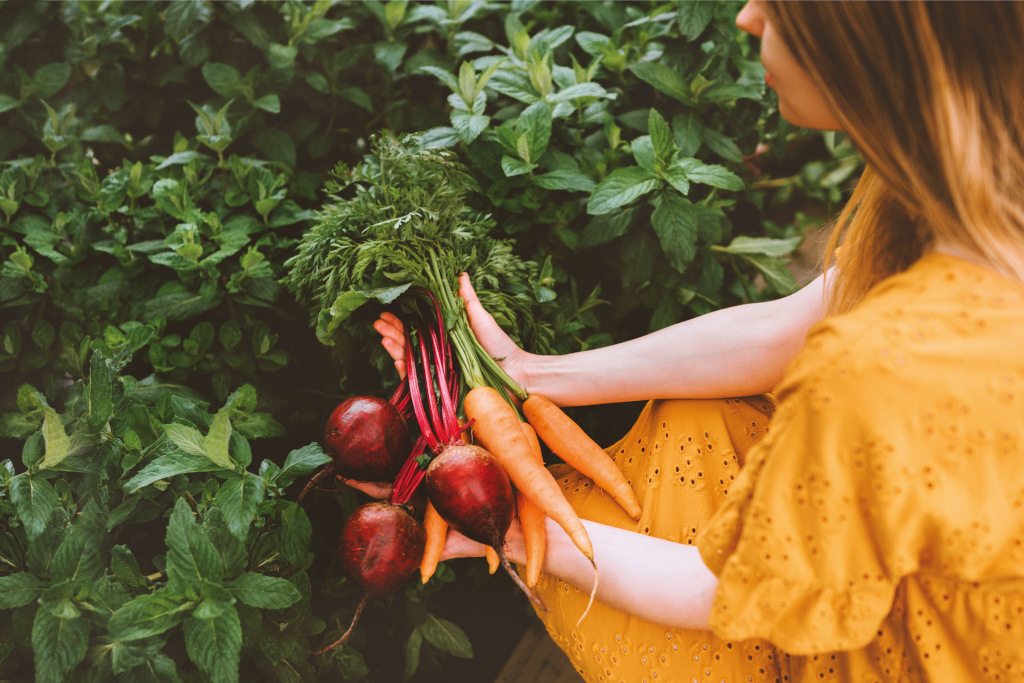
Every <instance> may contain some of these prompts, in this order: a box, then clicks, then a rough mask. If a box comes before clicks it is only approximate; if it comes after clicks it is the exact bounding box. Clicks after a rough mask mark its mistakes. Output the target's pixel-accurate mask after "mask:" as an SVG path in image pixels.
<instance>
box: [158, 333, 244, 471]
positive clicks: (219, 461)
mask: <svg viewBox="0 0 1024 683" xmlns="http://www.w3.org/2000/svg"><path fill="white" fill-rule="evenodd" d="M210 334H211V335H212V334H213V333H212V332H211V333H210ZM230 416H231V407H230V406H224V407H223V408H221V409H220V410H218V411H217V414H216V415H214V417H213V424H211V425H210V431H209V432H207V434H206V436H205V437H203V446H202V448H203V452H204V454H205V455H206V457H207V458H209V459H210V461H211V462H213V463H214V464H215V465H219V466H221V467H223V468H224V469H226V470H233V469H235V467H236V465H235V461H234V460H232V459H231V456H230V455H228V443H229V442H230V440H231V417H230ZM172 438H173V437H172Z"/></svg>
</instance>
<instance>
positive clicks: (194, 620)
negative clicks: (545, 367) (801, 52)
mask: <svg viewBox="0 0 1024 683" xmlns="http://www.w3.org/2000/svg"><path fill="white" fill-rule="evenodd" d="M738 6H739V5H738V3H731V2H701V3H689V2H683V3H676V2H667V3H653V2H643V3H616V2H590V3H538V2H535V1H532V0H516V1H514V2H511V3H487V2H465V1H461V0H459V1H455V0H452V1H450V2H439V3H436V4H431V3H403V2H387V3H381V2H366V3H362V2H360V3H341V2H330V1H317V2H292V1H289V2H282V3H269V2H249V1H244V0H239V1H232V2H201V1H193V0H173V1H172V2H148V3H118V2H109V3H93V2H61V3H43V2H24V3H2V4H0V316H2V317H0V378H2V382H0V451H2V453H3V457H4V458H5V459H4V460H3V462H2V463H0V464H2V465H3V466H2V467H0V609H2V610H4V611H5V615H6V616H7V617H9V618H7V619H5V620H4V624H3V625H2V626H0V676H2V677H5V678H11V679H17V680H27V679H29V678H31V677H32V676H34V677H35V679H36V680H38V681H50V680H61V681H64V680H68V681H78V680H80V681H93V680H95V681H99V680H111V679H116V680H123V681H136V680H158V681H166V680H187V681H192V680H194V681H200V680H215V681H233V680H282V681H296V680H315V679H317V678H325V679H331V680H336V679H337V678H338V677H339V676H340V677H342V678H345V679H373V678H376V679H378V680H381V679H387V680H392V679H397V678H400V677H401V678H404V679H407V680H408V679H413V680H419V681H422V680H426V678H427V677H428V674H429V673H430V672H432V671H438V670H441V669H445V670H447V671H452V670H454V667H455V665H456V662H455V661H453V660H452V659H451V658H450V657H451V656H454V657H456V658H459V659H465V658H468V657H471V656H472V654H473V652H474V647H475V648H476V649H477V651H478V652H479V648H480V647H481V645H480V643H479V642H477V641H476V640H475V639H472V640H471V639H470V638H469V637H467V636H466V634H465V632H464V631H463V630H462V629H460V628H459V626H458V625H456V624H455V623H453V619H449V618H448V617H449V616H450V611H446V609H445V608H444V605H445V603H446V598H448V603H449V604H450V602H451V600H452V599H453V598H451V597H450V596H452V595H455V596H458V595H460V593H458V591H459V590H465V588H466V586H472V587H476V586H479V585H486V586H489V587H490V586H493V584H484V581H485V580H486V574H485V573H484V572H483V571H481V570H480V569H479V568H477V567H475V566H474V567H462V566H460V567H458V568H457V569H458V572H459V574H458V575H457V574H456V572H455V570H453V569H451V568H442V569H441V570H440V571H439V572H438V573H437V575H436V578H435V579H434V580H433V581H432V582H431V583H429V584H428V585H426V586H420V585H414V586H410V587H408V588H406V589H404V591H403V592H402V593H400V594H398V595H396V596H394V597H393V598H390V599H388V600H384V601H380V602H379V603H378V604H376V605H374V606H372V607H371V608H370V609H369V610H368V614H367V615H366V616H365V617H364V623H365V624H366V627H365V631H364V632H363V633H357V634H356V637H355V638H353V640H352V641H351V642H350V643H349V644H347V645H346V646H345V647H344V648H339V649H338V650H336V651H334V652H333V653H331V654H330V655H329V656H326V657H321V658H317V659H313V658H312V657H310V655H309V654H308V652H309V651H310V650H311V649H316V648H317V647H319V646H321V645H322V644H323V643H325V642H330V641H331V640H333V637H332V636H336V635H337V634H339V633H340V630H341V629H343V627H344V625H345V624H347V623H348V621H349V618H350V617H351V611H352V609H353V608H354V606H355V604H356V602H357V601H358V596H357V591H355V590H354V589H353V587H352V586H351V585H349V584H348V582H346V581H345V580H344V579H343V578H341V577H340V576H338V575H337V572H336V571H335V570H334V559H333V555H334V553H333V549H332V548H331V546H332V545H333V541H332V539H331V535H332V534H333V533H334V532H335V531H336V530H337V528H338V526H339V525H340V520H341V519H342V518H343V517H344V516H345V515H346V514H347V513H348V512H349V511H350V510H351V509H353V508H354V507H355V505H356V504H357V503H358V502H359V497H358V496H357V495H356V494H355V493H353V492H351V491H343V492H340V493H339V494H338V495H317V496H313V498H312V502H310V503H309V504H308V505H307V506H306V510H308V511H309V512H308V513H307V512H306V511H305V510H304V509H303V508H300V507H298V506H297V505H296V504H295V503H294V502H292V500H290V497H291V496H293V495H294V487H292V486H291V485H292V484H293V483H294V482H295V480H296V479H297V478H300V477H304V476H305V475H306V474H308V473H309V472H311V471H312V469H314V468H315V467H316V466H318V465H319V464H320V463H322V462H324V461H325V456H324V455H323V454H322V453H321V452H320V450H319V447H318V446H317V445H316V443H315V442H316V441H318V440H319V438H320V430H321V426H322V423H323V420H324V418H325V416H326V415H327V414H328V413H329V412H330V410H331V408H333V407H334V405H335V404H337V403H338V402H339V401H340V400H342V399H343V398H344V397H346V396H348V395H351V394H354V393H376V394H383V393H384V386H383V385H384V384H386V383H388V382H393V381H394V380H393V376H392V374H391V373H390V370H389V369H388V363H387V360H386V357H385V355H384V354H383V352H382V351H381V349H380V348H379V345H378V344H377V342H376V339H375V335H374V333H373V332H372V330H370V328H369V326H368V324H367V323H368V321H369V319H370V318H371V317H372V316H373V315H375V313H376V311H372V312H371V311H369V310H363V309H361V310H359V311H356V312H354V313H352V315H351V316H350V317H348V318H346V319H345V321H344V322H343V324H342V323H341V322H340V321H339V324H338V325H335V327H334V329H333V330H332V329H331V328H330V325H329V324H328V325H327V326H326V327H323V328H322V329H321V332H322V336H323V341H330V342H333V343H334V346H333V348H331V349H328V348H326V347H325V346H324V345H323V344H321V342H320V341H319V340H318V338H317V335H316V333H315V332H314V330H313V329H311V327H310V326H309V325H308V320H309V318H310V313H311V310H310V309H313V310H312V313H313V315H314V319H316V318H317V316H316V314H317V312H318V311H319V309H320V308H322V307H323V306H324V305H325V304H327V305H328V307H329V304H330V303H333V299H334V298H335V297H336V296H337V294H338V293H337V292H331V293H330V294H329V295H328V294H325V295H324V297H323V301H319V302H316V301H314V300H313V299H311V298H306V297H302V298H300V300H298V301H296V300H294V297H293V296H292V295H291V294H290V293H289V292H287V291H286V290H285V289H284V288H283V287H282V277H283V276H284V275H285V274H286V272H287V270H288V268H287V267H286V265H285V264H286V262H287V261H288V259H290V258H292V257H293V256H295V255H296V254H297V253H298V252H299V244H300V243H301V240H302V237H303V235H304V234H305V233H306V232H307V231H310V230H311V229H312V226H314V225H315V224H317V223H319V222H321V221H322V220H323V219H324V217H325V216H327V215H328V213H322V212H321V209H322V203H323V202H324V201H325V195H324V194H322V193H321V191H320V190H321V188H323V187H324V186H325V184H326V183H327V180H328V177H329V172H330V171H331V170H332V169H333V168H335V166H336V164H337V163H338V162H339V161H340V162H343V163H344V164H345V165H346V167H348V168H358V167H360V164H364V163H370V164H372V163H373V159H374V157H373V156H372V155H369V152H371V149H370V146H369V143H368V141H369V140H370V139H371V136H372V135H374V134H376V133H377V132H378V131H382V130H387V131H390V132H391V133H393V134H401V133H413V132H420V133H422V135H421V138H420V139H421V140H422V141H423V144H424V145H425V146H427V147H429V148H446V149H447V150H448V151H449V152H450V153H451V154H453V155H454V156H455V157H457V158H458V160H460V161H461V162H462V163H463V164H465V167H466V168H468V169H469V173H470V174H471V175H472V179H471V181H472V182H469V183H468V184H467V188H469V187H470V186H473V187H477V188H479V192H476V193H474V192H470V193H469V194H468V195H467V197H466V198H467V200H468V201H470V202H472V203H473V205H474V208H476V209H477V210H479V212H480V214H481V215H487V214H489V215H490V218H488V219H486V220H483V219H481V225H483V226H485V232H486V234H484V235H482V237H483V238H484V239H486V240H488V243H500V244H502V245H505V246H504V247H503V249H506V252H503V253H506V254H507V256H508V261H507V262H508V263H516V264H520V265H518V266H517V268H521V271H520V272H518V273H504V274H503V275H502V277H507V278H509V279H508V280H507V282H506V284H507V285H508V287H509V288H510V289H514V290H515V291H514V292H513V293H514V294H516V296H519V297H525V298H526V300H529V301H530V303H531V304H533V303H539V304H543V306H541V307H540V308H539V310H542V311H546V312H545V313H543V314H542V317H541V319H539V320H537V321H535V322H536V328H535V330H536V332H535V333H534V332H531V333H529V334H527V335H526V337H525V338H524V341H525V342H526V343H527V344H529V345H533V346H534V347H535V348H544V347H543V344H545V343H551V344H553V347H554V348H555V349H556V350H557V351H560V352H564V351H570V350H576V349H580V348H588V347H594V346H599V345H602V344H607V343H610V342H612V341H618V340H621V339H624V338H628V337H633V336H636V335H638V334H642V333H643V332H645V331H647V330H649V329H655V328H658V327H662V326H664V325H666V324H669V323H671V322H674V321H676V320H680V319H683V318H685V317H688V316H691V315H694V314H699V313H703V312H706V311H708V310H712V309H714V308H718V307H721V306H725V305H731V304H734V303H738V302H742V301H750V300H759V299H762V298H767V297H771V296H776V295H778V294H782V293H785V292H786V291H788V290H789V289H790V288H791V287H792V286H793V279H792V276H791V275H790V274H789V271H788V270H787V269H786V268H785V267H784V259H785V257H786V255H787V254H788V253H789V252H790V251H791V250H792V249H793V248H794V247H795V246H796V244H797V243H798V242H799V238H800V234H801V231H802V229H803V226H804V224H805V223H806V222H807V221H808V220H809V219H805V217H806V216H814V215H816V214H817V213H820V207H821V205H823V204H826V203H829V202H833V203H834V202H837V201H840V200H841V196H842V190H843V187H844V182H845V181H846V180H847V179H848V178H849V177H850V176H851V175H852V174H854V173H856V171H857V170H858V168H859V160H858V159H857V157H856V155H855V154H854V153H852V151H851V150H850V148H849V146H848V144H846V143H844V142H843V141H842V139H841V138H836V137H835V136H828V137H821V136H812V135H808V134H806V133H803V132H800V131H796V130H794V129H792V128H790V127H788V126H787V125H786V124H785V123H784V122H782V121H781V120H780V119H779V118H778V114H777V111H776V109H775V104H774V99H773V96H772V95H771V93H765V92H764V91H763V89H762V84H761V68H760V65H759V63H758V61H757V57H756V52H755V49H754V48H753V46H752V44H751V43H750V41H749V40H747V38H746V37H744V36H741V35H739V34H738V32H737V31H736V29H735V27H734V26H733V23H732V22H733V17H734V15H735V12H736V11H737V9H738ZM759 145H760V147H759ZM741 150H742V151H741ZM755 150H757V151H756V152H755ZM335 189H337V190H338V191H341V190H340V188H338V187H335ZM467 192H469V190H467ZM478 258H479V259H481V261H482V260H483V259H484V258H485V257H484V255H482V254H480V255H478ZM472 263H473V262H472V261H470V262H469V263H468V264H467V265H470V266H472ZM492 265H493V264H492ZM366 308H367V309H368V308H369V307H366ZM339 325H341V327H340V329H339ZM328 332H330V334H327V333H328ZM534 340H536V341H534ZM311 442H312V443H311ZM18 453H20V454H21V457H20V460H19V459H18V457H17V454H18ZM254 462H259V463H260V464H259V466H258V467H256V466H254V465H253V463H254ZM502 590H503V589H501V588H499V589H497V590H496V589H494V588H493V587H491V588H489V591H490V592H491V593H500V592H501V591H502ZM509 593H510V594H511V591H509ZM314 594H315V595H316V596H317V599H316V600H313V595H314ZM454 599H458V598H457V597H456V598H454ZM512 604H516V605H518V604H519V603H518V602H516V601H514V600H513V602H512ZM441 615H445V616H444V617H442V616H441ZM525 615H526V607H525V606H523V607H522V613H521V614H520V616H521V617H523V618H525ZM520 623H521V622H520ZM366 633H371V634H372V635H366ZM221 635H223V636H224V637H223V638H221V637H220V636H221ZM214 636H217V638H216V639H215V638H214ZM214 642H216V643H219V645H218V646H217V647H214V646H213V643H214ZM399 647H400V648H401V649H402V652H403V653H404V661H400V659H401V658H397V659H396V657H395V650H396V648H399ZM481 659H485V658H484V657H481ZM33 672H34V673H33ZM471 677H472V676H471ZM478 677H479V676H478Z"/></svg>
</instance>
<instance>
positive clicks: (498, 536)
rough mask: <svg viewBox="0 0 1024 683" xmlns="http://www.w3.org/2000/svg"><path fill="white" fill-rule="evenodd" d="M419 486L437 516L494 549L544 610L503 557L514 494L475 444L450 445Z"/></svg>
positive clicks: (497, 467) (491, 460) (500, 471)
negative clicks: (422, 488)
mask: <svg viewBox="0 0 1024 683" xmlns="http://www.w3.org/2000/svg"><path fill="white" fill-rule="evenodd" d="M424 482H425V484H426V488H427V497H428V498H430V502H431V504H432V505H433V506H434V509H436V510H437V511H438V513H439V514H440V515H441V517H442V518H444V520H445V521H446V522H448V524H450V525H451V526H452V527H454V528H455V530H456V531H458V532H459V533H461V534H462V535H464V536H465V537H467V538H470V539H472V540H474V541H477V542H478V543H483V544H484V545H489V546H491V547H492V548H494V550H495V551H496V552H497V553H498V558H499V559H500V560H501V565H502V566H503V567H504V568H505V571H506V572H508V575H509V576H510V577H512V580H513V581H514V582H515V584H516V585H517V586H519V588H520V589H521V590H522V591H523V592H524V593H526V596H527V597H529V598H530V600H532V601H533V602H534V603H535V604H536V605H537V606H538V607H539V608H541V609H542V610H544V611H545V612H546V611H547V609H548V608H547V607H546V606H545V605H544V603H543V602H542V601H541V599H540V597H538V596H537V594H536V593H534V592H533V591H532V590H530V589H529V588H528V587H527V586H526V584H525V583H523V580H522V579H521V578H520V577H519V573H518V572H516V570H515V569H513V568H512V565H511V564H510V563H509V561H508V559H507V558H506V557H505V552H504V547H505V534H506V533H507V532H508V528H509V526H510V525H511V524H512V517H513V515H514V514H515V495H514V494H513V491H512V483H511V482H510V481H509V478H508V475H507V474H505V470H504V469H503V468H502V466H501V464H499V463H498V461H497V460H496V459H495V458H494V456H493V455H491V454H490V453H488V452H487V451H486V450H484V449H483V448H480V447H479V446H467V445H458V446H450V447H448V448H446V449H445V450H444V451H443V452H442V453H441V454H440V455H438V456H437V457H436V458H434V459H433V461H431V463H430V466H429V467H428V468H427V476H426V479H425V480H424Z"/></svg>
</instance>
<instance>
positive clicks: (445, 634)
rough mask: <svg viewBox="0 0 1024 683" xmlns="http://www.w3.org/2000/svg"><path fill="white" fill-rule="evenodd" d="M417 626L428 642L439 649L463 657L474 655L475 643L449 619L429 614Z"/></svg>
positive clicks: (468, 657)
mask: <svg viewBox="0 0 1024 683" xmlns="http://www.w3.org/2000/svg"><path fill="white" fill-rule="evenodd" d="M416 628H417V629H418V630H419V631H420V632H421V633H422V634H423V637H424V638H425V639H426V640H427V642H428V643H430V644H431V645H433V646H434V647H436V648H437V649H439V650H443V651H444V652H448V653H449V654H452V655H455V656H456V657H461V658H463V659H470V658H472V657H473V645H472V643H470V642H469V638H468V637H466V632H465V631H463V630H462V629H461V628H459V627H458V626H456V625H455V624H453V623H452V622H450V621H448V620H447V619H441V618H439V617H436V616H434V615H433V614H428V615H427V618H426V619H425V620H424V621H423V623H421V624H420V625H419V626H417V627H416Z"/></svg>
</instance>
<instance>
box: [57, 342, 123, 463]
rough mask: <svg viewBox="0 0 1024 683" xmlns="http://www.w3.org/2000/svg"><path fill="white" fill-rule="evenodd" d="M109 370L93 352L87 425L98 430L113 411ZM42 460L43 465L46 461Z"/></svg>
mask: <svg viewBox="0 0 1024 683" xmlns="http://www.w3.org/2000/svg"><path fill="white" fill-rule="evenodd" d="M110 382H111V372H110V366H109V365H108V364H107V361H106V359H105V358H104V357H103V356H102V355H101V354H100V353H98V352H93V354H92V360H91V361H90V363H89V418H88V421H89V426H90V427H92V428H93V430H97V431H98V430H99V429H100V428H102V427H103V425H105V424H106V423H107V420H109V419H110V415H111V413H113V411H114V405H113V403H112V402H111V386H110ZM47 460H49V457H47V458H45V459H44V460H43V465H42V466H43V467H46V466H47V464H46V461H47Z"/></svg>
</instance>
